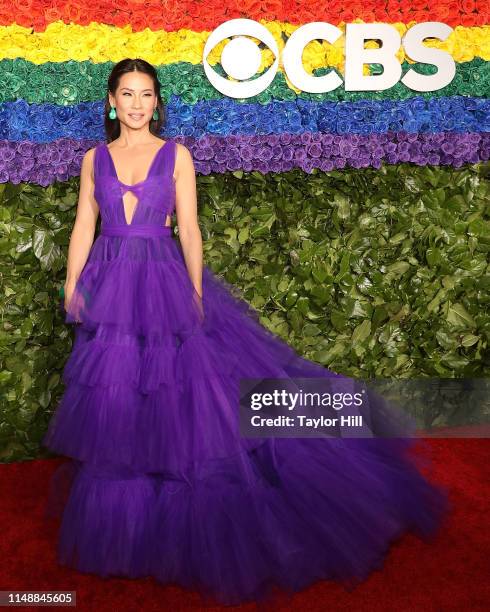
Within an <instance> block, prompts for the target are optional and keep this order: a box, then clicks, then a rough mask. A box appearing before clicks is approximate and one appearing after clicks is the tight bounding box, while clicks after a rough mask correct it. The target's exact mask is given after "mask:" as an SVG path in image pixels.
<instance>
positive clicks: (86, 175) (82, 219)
mask: <svg viewBox="0 0 490 612" xmlns="http://www.w3.org/2000/svg"><path fill="white" fill-rule="evenodd" d="M94 153H95V149H89V150H88V151H87V152H86V153H85V155H84V157H83V160H82V168H81V171H80V192H79V196H78V206H77V214H76V218H75V224H74V226H73V230H72V233H71V237H70V244H69V246H68V263H67V269H66V281H65V308H66V304H68V303H69V302H70V299H71V295H72V293H73V289H74V288H75V284H76V282H77V280H78V277H79V276H80V273H81V272H82V270H83V267H84V265H85V262H86V261H87V258H88V255H89V252H90V247H91V246H92V243H93V241H94V235H95V226H96V224H97V217H98V215H99V206H98V204H97V202H96V200H95V197H94V177H93V163H94Z"/></svg>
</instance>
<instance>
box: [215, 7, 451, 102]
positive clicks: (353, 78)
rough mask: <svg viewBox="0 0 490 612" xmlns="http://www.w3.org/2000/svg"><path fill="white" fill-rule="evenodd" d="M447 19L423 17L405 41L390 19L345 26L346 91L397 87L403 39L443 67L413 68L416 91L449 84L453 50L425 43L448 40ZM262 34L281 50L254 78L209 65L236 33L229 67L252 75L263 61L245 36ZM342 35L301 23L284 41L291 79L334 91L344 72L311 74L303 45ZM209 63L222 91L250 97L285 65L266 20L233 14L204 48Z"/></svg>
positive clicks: (226, 57)
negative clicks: (375, 68)
mask: <svg viewBox="0 0 490 612" xmlns="http://www.w3.org/2000/svg"><path fill="white" fill-rule="evenodd" d="M452 31H453V30H452V28H450V27H449V26H448V25H446V24H445V23H441V22H439V21H427V22H423V23H418V24H416V25H414V26H413V27H411V28H410V29H409V30H407V32H406V33H405V35H404V37H403V41H402V40H401V39H400V35H399V33H398V31H397V30H396V28H394V27H393V26H391V25H389V24H386V23H350V24H346V30H345V32H346V33H345V74H344V79H345V83H344V86H345V87H344V88H345V91H383V90H386V89H390V88H391V87H394V86H395V85H396V84H397V83H398V81H400V77H401V74H402V68H401V65H400V62H399V61H398V59H397V57H396V53H397V52H398V49H399V48H400V45H401V44H403V46H404V49H405V54H406V55H407V56H408V57H410V59H412V61H415V62H422V63H426V64H432V65H434V66H435V67H436V68H437V72H436V73H435V74H430V75H424V74H419V73H418V72H416V71H415V70H413V69H410V70H408V71H407V73H406V74H405V75H404V76H403V78H401V82H402V83H403V84H404V85H405V86H406V87H409V88H410V89H413V90H415V91H425V92H428V91H436V90H438V89H441V88H442V87H445V86H446V85H448V84H449V83H450V82H451V81H452V80H453V78H454V76H455V74H456V64H455V62H454V59H453V58H452V56H451V55H450V54H449V53H447V52H445V51H442V50H441V49H434V48H428V47H425V46H424V45H423V41H424V39H425V38H438V39H439V40H442V41H444V40H446V38H447V37H448V36H449V35H450V33H451V32H452ZM246 35H248V36H251V37H253V38H258V39H259V40H260V41H262V42H264V43H266V44H267V45H268V46H269V48H270V49H271V51H272V52H273V53H274V55H275V60H274V63H273V64H272V66H271V68H270V69H269V70H268V71H267V72H266V73H265V74H263V75H262V76H260V77H258V78H257V79H253V80H251V81H243V82H241V83H237V82H234V81H229V80H228V79H225V78H224V77H222V76H221V75H219V74H217V73H216V72H215V71H214V70H213V69H212V68H211V66H210V65H209V63H208V61H207V57H208V55H209V53H210V52H211V50H212V49H213V48H214V47H215V46H216V45H217V44H218V43H220V42H221V41H223V40H225V39H226V38H230V37H231V36H235V38H233V39H232V40H230V42H228V43H227V45H226V46H225V48H224V49H223V52H222V54H221V65H222V67H223V70H224V71H225V72H226V73H227V74H228V75H229V76H231V77H232V78H234V79H237V80H243V79H249V78H250V77H252V76H253V75H254V74H256V72H257V70H258V68H259V67H260V62H261V55H260V49H259V47H258V46H257V45H256V44H255V43H253V42H252V41H251V40H250V39H248V38H246V37H245V36H246ZM341 36H342V30H340V29H339V28H337V27H336V26H334V25H332V24H330V23H325V22H322V21H314V22H312V23H308V24H305V25H303V26H300V27H299V28H297V29H296V30H295V31H294V32H293V33H292V34H291V36H290V37H289V39H288V41H287V42H286V44H285V45H284V51H283V54H282V63H283V67H284V71H285V73H286V75H287V77H288V79H289V80H290V81H291V83H292V84H293V85H294V87H296V88H297V89H299V90H302V91H307V92H311V93H323V92H328V91H333V90H334V89H337V87H339V86H340V85H342V83H343V81H342V79H341V78H340V76H339V75H338V74H337V73H336V72H334V71H333V70H332V71H330V72H329V73H328V74H326V75H324V76H321V77H316V76H312V75H310V74H308V72H306V70H305V69H304V67H303V64H302V56H303V51H304V49H305V47H306V45H308V44H309V43H310V42H311V41H313V40H326V41H327V42H329V43H330V44H332V45H333V44H334V43H335V42H336V41H337V40H338V39H339V38H340V37H341ZM366 40H380V41H381V43H382V44H381V46H380V47H379V48H376V49H365V48H364V41H366ZM368 63H377V64H381V65H382V66H383V72H382V74H374V75H373V74H371V75H365V74H364V73H363V66H364V64H368ZM203 66H204V71H205V73H206V76H207V77H208V79H209V81H210V82H211V84H212V85H213V86H214V87H215V88H216V89H217V90H218V91H221V93H223V94H225V95H226V96H230V97H232V98H250V97H252V96H255V95H257V94H259V93H261V92H262V91H264V90H265V89H267V87H268V86H269V85H270V84H271V83H272V81H273V80H274V77H275V75H276V72H277V70H278V68H279V49H278V47H277V44H276V41H275V40H274V37H273V36H272V34H271V33H270V32H269V30H267V28H265V27H264V26H263V25H262V24H260V23H257V22H256V21H253V19H230V21H225V23H222V24H221V25H220V26H218V27H217V28H216V30H214V32H212V33H211V34H210V36H209V38H208V40H207V41H206V44H205V46H204V52H203Z"/></svg>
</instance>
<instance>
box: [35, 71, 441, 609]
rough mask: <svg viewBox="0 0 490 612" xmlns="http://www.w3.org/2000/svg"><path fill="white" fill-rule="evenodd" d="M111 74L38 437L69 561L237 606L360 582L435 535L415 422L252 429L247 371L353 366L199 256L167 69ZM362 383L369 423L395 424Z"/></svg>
mask: <svg viewBox="0 0 490 612" xmlns="http://www.w3.org/2000/svg"><path fill="white" fill-rule="evenodd" d="M108 90H109V91H108V98H107V100H106V131H107V135H108V141H109V144H106V143H102V144H100V145H98V146H97V147H95V149H91V150H90V151H88V152H87V153H86V155H85V157H84V159H83V163H82V170H81V181H80V198H79V203H78V210H77V217H76V221H75V226H74V229H73V233H72V237H71V240H70V247H69V254H68V270H67V279H66V284H65V296H66V297H65V309H66V321H67V322H69V323H75V324H76V327H75V330H76V335H75V342H74V346H73V350H72V353H71V355H70V357H69V359H68V361H67V363H66V366H65V369H64V372H63V380H64V382H65V384H66V391H65V394H64V396H63V399H62V401H61V404H60V405H59V406H58V408H57V410H56V412H55V414H54V416H53V418H52V420H51V422H50V425H49V429H48V432H47V434H46V436H45V438H44V440H43V443H44V444H45V445H46V446H47V447H49V448H50V449H51V450H53V451H54V452H57V453H60V454H62V455H66V456H68V457H70V458H71V461H70V462H68V463H66V464H65V465H64V466H63V467H62V469H61V470H60V471H59V472H58V473H57V475H56V478H55V479H54V480H53V484H52V497H51V499H50V506H49V507H50V509H51V510H53V509H54V503H55V501H54V500H55V499H56V495H57V494H58V493H59V491H60V490H61V481H62V475H63V474H64V475H65V476H66V475H67V473H66V470H67V469H68V470H69V473H68V476H69V479H68V485H69V487H68V493H69V495H68V497H67V499H66V505H64V504H65V500H63V501H62V510H63V512H62V522H61V528H60V534H59V541H58V559H59V561H60V563H62V564H65V565H69V566H72V567H74V568H76V569H78V570H80V571H83V572H93V573H97V574H99V575H102V576H111V575H114V576H127V577H142V576H148V575H151V576H154V577H155V578H157V579H158V580H159V581H161V582H163V583H167V582H177V583H179V584H181V585H183V586H185V587H189V588H191V587H192V588H196V589H198V590H199V592H200V593H201V594H203V595H209V596H211V597H214V598H215V599H217V600H218V601H219V602H220V603H225V604H234V603H238V602H241V601H246V600H252V599H256V600H257V599H260V598H263V597H266V596H267V595H268V594H270V593H271V592H272V590H273V589H272V587H273V585H277V586H279V587H281V588H282V589H283V590H288V591H289V592H294V591H296V590H299V589H302V588H304V587H306V586H307V585H308V584H310V583H312V582H313V581H315V580H319V579H335V580H339V581H342V582H343V583H345V584H347V585H352V584H355V583H357V582H359V581H360V580H362V579H364V578H365V577H366V576H367V575H368V574H369V573H370V572H371V571H372V570H373V569H374V568H379V567H381V566H382V563H383V558H384V555H385V554H386V551H387V549H388V547H389V544H390V543H391V542H392V541H393V540H394V539H395V538H397V537H398V536H399V535H400V534H402V533H403V532H405V531H408V530H413V531H414V532H415V533H417V534H418V535H420V536H422V537H426V538H428V537H429V536H431V535H433V534H434V533H435V532H436V529H437V527H438V525H439V523H440V520H441V518H442V516H443V514H444V512H445V511H446V510H447V507H448V503H447V497H446V494H445V492H444V491H442V490H441V489H439V488H436V487H435V486H433V485H431V484H430V483H429V482H428V481H426V480H425V479H424V478H423V477H422V475H421V474H420V473H419V471H418V470H417V469H416V468H415V466H414V465H413V464H412V463H411V461H410V460H409V458H408V453H407V451H408V448H409V446H410V443H409V442H408V440H406V439H402V438H391V439H390V438H387V439H377V438H373V437H371V438H358V439H356V438H340V437H335V435H334V436H333V437H327V438H325V437H323V438H322V437H315V438H304V437H296V438H294V437H291V438H279V437H276V438H274V437H270V438H257V437H255V438H254V437H245V436H242V435H240V431H239V427H238V421H239V419H238V384H239V381H240V379H243V378H281V379H292V378H293V377H301V378H311V379H322V380H323V381H324V382H325V383H327V382H332V383H333V382H334V383H335V384H338V385H342V384H344V385H346V384H347V386H348V384H349V383H351V382H352V381H350V379H348V378H346V377H344V376H341V375H339V374H336V373H335V372H332V371H329V370H327V369H325V368H323V367H321V366H320V365H318V364H315V363H313V362H311V361H308V360H306V359H303V358H301V357H300V356H299V355H297V354H296V353H295V351H294V350H293V349H292V348H291V347H289V346H288V345H287V344H286V343H285V342H283V341H282V340H281V339H280V338H279V337H277V336H275V335H274V334H272V333H271V332H269V331H268V330H266V328H264V327H263V326H261V325H260V323H259V321H258V315H257V313H256V312H255V311H254V310H253V309H252V308H251V307H250V306H249V305H248V304H247V303H246V302H245V300H244V299H242V298H241V297H240V295H239V294H238V292H236V290H235V288H234V287H232V286H231V285H228V284H227V283H226V282H225V281H224V280H222V279H220V278H218V277H217V276H215V275H214V274H213V273H212V272H211V271H210V270H209V269H208V268H207V267H206V266H203V264H202V240H201V234H200V231H199V226H198V219H197V201H196V182H195V172H194V166H193V162H192V157H191V155H190V152H189V150H188V149H187V148H186V147H185V146H183V145H182V144H177V143H175V141H172V140H166V141H162V140H161V139H160V138H159V136H158V134H159V132H160V128H161V125H162V116H163V107H162V100H161V97H160V86H159V82H158V78H157V75H156V72H155V70H154V68H153V67H152V66H151V65H149V64H148V63H147V62H145V61H143V60H140V59H135V60H131V59H125V60H123V61H121V62H119V63H118V64H116V65H115V66H114V69H113V71H112V73H111V75H110V77H109V81H108ZM174 211H175V212H176V216H177V224H178V234H179V240H180V245H181V246H180V247H179V246H178V245H177V242H176V241H175V240H174V239H173V238H172V235H171V233H172V230H171V227H170V223H171V217H172V215H173V213H174ZM99 212H100V214H101V217H102V226H101V233H100V235H99V236H98V237H97V239H96V240H95V242H93V237H94V232H95V225H96V220H97V216H98V214H99ZM369 399H370V401H371V405H370V410H371V415H374V417H376V416H377V417H378V425H377V426H376V427H375V429H376V428H378V430H379V431H381V430H383V428H385V430H384V433H385V434H386V433H387V432H388V433H389V431H392V432H393V431H396V419H394V420H393V423H392V425H388V421H389V417H388V413H387V412H386V411H385V410H384V408H383V403H382V401H381V399H380V398H379V397H376V396H375V395H374V394H373V395H371V396H369ZM381 417H382V418H383V419H385V420H384V421H383V423H382V424H380V423H381V421H380V419H381ZM375 421H376V419H375V418H374V419H373V420H372V421H371V423H375ZM392 426H393V428H392V429H391V430H390V427H392ZM374 433H377V432H376V431H375V432H374Z"/></svg>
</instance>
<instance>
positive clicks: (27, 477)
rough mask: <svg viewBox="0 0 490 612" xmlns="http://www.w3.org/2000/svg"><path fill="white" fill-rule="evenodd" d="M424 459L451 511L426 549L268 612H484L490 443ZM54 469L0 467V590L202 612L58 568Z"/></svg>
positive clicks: (447, 443) (84, 606) (475, 442)
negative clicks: (51, 511)
mask: <svg viewBox="0 0 490 612" xmlns="http://www.w3.org/2000/svg"><path fill="white" fill-rule="evenodd" d="M415 452H416V453H419V451H417V450H416V451H415ZM422 454H423V455H424V456H428V457H429V458H430V459H431V460H432V464H431V465H430V466H427V467H426V468H424V472H425V473H426V475H427V476H428V477H429V478H430V479H431V480H434V481H436V482H440V483H441V484H443V485H446V486H447V487H449V489H450V498H451V502H452V505H453V512H452V514H451V515H450V516H449V517H448V518H447V520H446V522H445V523H444V525H443V527H442V529H441V531H440V533H439V535H438V537H437V539H436V540H435V541H434V542H433V543H431V544H425V543H424V542H422V541H420V540H419V539H418V538H416V537H415V536H413V535H411V534H407V535H405V536H404V537H403V538H402V539H401V540H399V541H398V542H396V543H395V544H394V545H393V546H392V548H391V549H390V552H389V554H388V556H387V557H386V562H385V565H384V568H383V570H382V571H375V572H374V573H373V574H371V576H370V577H369V579H368V580H367V581H365V582H364V583H363V584H362V585H360V586H359V587H358V588H357V589H356V590H355V591H353V592H352V593H348V592H347V591H344V590H343V589H342V588H341V587H340V586H339V585H337V584H335V583H332V582H327V581H323V582H318V583H316V584H314V585H312V586H311V587H310V588H308V589H307V590H305V591H303V592H301V593H298V594H297V595H295V597H294V598H292V599H291V600H289V601H288V602H287V603H285V604H284V605H283V606H279V605H277V607H276V606H274V609H278V610H279V609H283V610H286V609H287V610H298V611H299V610H305V609H307V610H309V611H315V610H318V611H320V610H321V611H322V612H324V611H325V610H329V611H341V610H342V611H343V610H349V611H358V610H359V611H361V610H362V612H364V611H378V610H383V611H384V610H386V611H390V612H392V611H393V610H397V611H402V612H403V611H418V610H421V611H423V612H430V611H437V612H441V611H444V612H447V611H449V610H471V612H475V611H477V610H488V609H489V606H490V586H489V569H490V568H489V558H490V533H489V531H490V530H489V526H488V517H489V514H490V513H489V499H490V440H489V439H485V438H480V439H478V438H470V439H457V438H454V439H445V438H437V437H434V438H432V439H428V441H427V450H425V449H424V451H423V453H422ZM57 464H58V460H38V461H31V462H23V463H16V464H3V465H0V490H1V491H2V495H1V498H0V517H1V525H2V534H1V540H0V555H1V556H0V559H1V561H0V590H74V591H76V595H77V606H76V609H77V610H90V611H93V610H97V611H98V612H103V611H105V610H110V611H111V612H114V611H116V610H117V611H118V612H119V611H126V610H138V611H139V610H145V612H146V611H150V610H162V609H170V610H172V611H173V610H200V609H201V600H200V597H199V596H198V595H197V594H194V593H191V592H186V591H185V590H183V589H181V588H180V587H178V586H175V585H172V586H165V587H164V586H162V585H159V584H158V583H157V582H156V581H154V580H153V579H152V578H147V579H142V580H127V579H116V578H111V579H102V578H98V577H96V576H88V575H83V574H79V573H77V572H75V571H73V570H69V569H66V568H62V567H58V565H57V564H56V560H55V543H56V530H57V527H56V524H53V523H52V522H51V523H48V522H46V521H45V520H43V510H44V505H45V501H46V495H47V491H48V484H49V478H50V475H51V474H52V472H53V471H54V469H55V467H56V465H57ZM22 609H24V610H34V609H36V610H39V609H40V608H39V607H37V608H34V607H23V608H22ZM57 609H60V608H57ZM65 609H66V608H65ZM215 609H217V610H218V609H230V608H220V607H216V608H215ZM233 609H244V610H246V609H249V610H254V609H256V606H255V604H248V605H243V606H237V607H236V608H233ZM268 609H272V606H269V608H268Z"/></svg>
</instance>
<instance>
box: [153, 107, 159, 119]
mask: <svg viewBox="0 0 490 612" xmlns="http://www.w3.org/2000/svg"><path fill="white" fill-rule="evenodd" d="M153 119H155V121H156V120H157V119H158V110H157V109H156V108H155V110H154V111H153Z"/></svg>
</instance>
